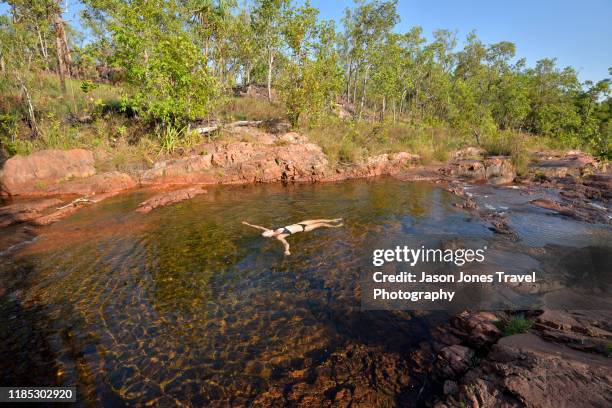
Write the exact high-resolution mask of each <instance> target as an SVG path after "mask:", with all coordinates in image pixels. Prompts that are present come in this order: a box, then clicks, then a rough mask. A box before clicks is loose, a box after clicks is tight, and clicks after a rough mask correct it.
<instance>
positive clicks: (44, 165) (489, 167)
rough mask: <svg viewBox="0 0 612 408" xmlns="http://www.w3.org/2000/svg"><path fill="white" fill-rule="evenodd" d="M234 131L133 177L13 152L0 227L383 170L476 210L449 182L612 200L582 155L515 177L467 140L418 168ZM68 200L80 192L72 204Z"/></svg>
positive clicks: (2, 174)
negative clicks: (187, 191)
mask: <svg viewBox="0 0 612 408" xmlns="http://www.w3.org/2000/svg"><path fill="white" fill-rule="evenodd" d="M234 132H235V133H236V135H235V136H236V139H240V140H249V141H248V142H245V141H235V142H211V143H205V144H202V145H199V146H197V147H195V148H194V149H192V151H191V152H190V153H189V154H185V155H183V156H181V157H177V158H168V159H163V160H160V161H157V162H155V163H154V164H153V165H152V167H151V168H149V169H146V170H141V171H137V172H135V173H134V174H126V173H120V172H116V171H115V172H104V173H98V172H97V171H96V168H95V160H94V156H93V153H92V152H90V151H87V150H83V149H73V150H68V151H61V150H44V151H39V152H36V153H33V154H31V155H29V156H19V155H18V156H14V157H12V158H10V159H9V160H7V161H6V162H5V164H4V166H3V168H2V170H1V171H0V195H2V196H5V197H9V198H10V201H12V203H11V204H9V205H5V206H3V207H1V208H0V226H4V227H6V226H8V225H11V224H17V223H32V224H35V225H47V224H50V223H52V222H55V221H57V220H59V219H61V218H63V217H65V216H67V215H69V214H72V213H74V212H75V211H76V210H77V209H78V208H80V207H82V206H84V205H87V204H92V203H97V202H100V201H103V200H104V199H106V198H109V197H112V196H114V195H117V194H120V193H123V192H127V191H131V190H134V189H137V188H152V189H156V190H165V191H166V192H167V195H168V196H167V197H165V198H158V201H159V200H161V201H160V202H164V203H166V205H167V204H170V203H173V202H177V197H180V196H181V195H182V192H181V191H182V190H179V192H173V191H172V189H184V188H185V187H194V186H207V185H216V184H247V183H270V182H285V183H288V182H333V181H341V180H347V179H355V178H365V177H374V176H382V175H390V176H394V177H397V178H399V179H401V180H405V181H429V182H445V183H448V184H449V185H450V187H449V191H451V192H453V193H455V194H457V195H459V196H462V197H464V198H466V201H465V203H464V208H466V209H472V210H475V208H474V207H473V203H471V202H470V200H469V197H465V194H464V193H462V192H461V188H460V187H457V186H454V185H453V183H456V182H457V181H466V182H471V183H489V184H492V185H496V186H497V185H506V184H509V183H513V182H515V181H516V182H518V185H522V186H526V187H528V188H529V189H536V188H539V189H548V190H559V191H560V192H561V194H560V195H559V196H558V197H557V201H551V200H542V199H540V200H534V202H533V203H532V204H533V205H536V206H540V207H542V208H546V209H548V210H551V211H554V212H556V213H558V214H561V215H565V216H570V217H574V218H577V219H580V220H583V221H587V222H601V223H606V224H608V223H610V222H611V217H610V215H609V214H608V210H607V205H608V204H609V201H610V199H611V198H612V193H611V191H612V175H611V174H610V173H608V172H606V169H605V168H604V167H603V166H602V165H600V164H599V163H598V162H597V160H595V159H594V158H592V157H590V156H588V155H586V154H583V153H580V152H569V153H568V154H565V155H547V156H546V155H540V156H539V157H537V158H536V161H535V162H534V163H533V165H532V167H531V171H530V176H529V177H527V178H523V179H521V180H518V179H517V174H516V171H515V169H514V167H513V165H512V162H511V160H510V158H508V157H503V156H495V157H485V155H484V152H483V151H482V150H481V149H478V148H473V147H472V148H466V149H463V150H460V151H457V152H455V153H454V154H453V156H452V159H451V161H450V162H449V163H448V164H438V165H428V166H424V165H421V164H420V158H419V156H418V155H414V154H411V153H408V152H400V153H396V154H381V155H378V156H374V157H370V158H368V159H367V160H364V161H363V162H361V163H359V164H353V165H338V166H332V165H331V164H330V163H329V161H328V159H327V157H326V155H325V154H324V152H323V151H322V149H321V148H320V147H319V146H318V145H316V144H313V143H310V142H309V141H308V139H307V138H305V137H304V136H302V135H299V134H297V133H294V132H286V133H282V132H281V133H269V132H267V131H264V130H262V129H260V128H259V127H256V126H242V127H237V128H235V130H234ZM49 197H52V198H53V200H56V201H50V199H49ZM75 197H80V198H83V199H82V200H80V201H79V200H76V201H75ZM187 198H189V197H187ZM71 202H72V203H73V205H72V206H63V208H61V209H58V205H59V204H62V205H65V204H67V203H71ZM54 209H55V210H54ZM480 215H481V216H483V217H485V218H487V217H489V218H490V217H491V215H490V214H489V215H488V214H484V213H483V214H480ZM493 218H495V217H494V216H493ZM492 224H493V226H494V227H495V228H496V229H498V230H499V231H501V232H503V230H504V226H503V220H492Z"/></svg>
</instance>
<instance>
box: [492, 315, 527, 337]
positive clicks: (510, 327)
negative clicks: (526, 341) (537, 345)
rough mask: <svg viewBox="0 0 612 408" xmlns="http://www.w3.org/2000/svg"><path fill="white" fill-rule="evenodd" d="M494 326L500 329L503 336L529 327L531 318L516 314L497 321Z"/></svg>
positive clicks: (523, 330) (524, 330)
mask: <svg viewBox="0 0 612 408" xmlns="http://www.w3.org/2000/svg"><path fill="white" fill-rule="evenodd" d="M496 326H497V327H498V328H499V329H500V330H501V332H502V335H503V336H512V335H514V334H519V333H524V332H526V331H527V330H529V329H531V326H533V320H531V319H527V318H526V317H525V316H524V315H522V314H517V315H514V316H511V317H509V318H507V319H503V320H499V321H497V322H496Z"/></svg>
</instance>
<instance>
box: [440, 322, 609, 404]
mask: <svg viewBox="0 0 612 408" xmlns="http://www.w3.org/2000/svg"><path fill="white" fill-rule="evenodd" d="M526 317H527V318H528V319H531V320H530V321H531V322H533V326H532V328H531V329H529V330H527V331H526V332H524V333H519V334H514V335H510V336H506V337H502V331H501V330H500V329H499V327H498V326H501V325H500V322H503V321H504V320H507V319H511V318H512V316H511V315H508V314H505V313H498V314H494V313H489V312H464V313H462V314H460V315H458V316H456V317H455V318H454V319H453V320H452V322H451V323H450V324H447V325H444V326H440V327H439V328H438V330H437V332H436V334H435V338H436V342H435V343H434V350H433V353H434V354H435V358H434V364H433V368H432V369H431V376H432V378H434V379H435V382H436V384H437V387H439V388H440V389H439V392H438V393H437V394H438V395H442V396H443V397H441V398H437V399H436V400H434V401H431V403H432V405H434V406H435V407H436V408H447V407H449V408H450V407H458V406H464V407H479V408H486V407H554V406H574V407H579V406H580V407H587V406H588V407H602V408H603V407H609V406H611V405H612V394H611V393H610V390H611V389H612V378H611V377H610V372H611V370H612V360H610V342H611V341H612V331H611V330H612V327H611V326H610V325H611V323H610V322H612V313H610V312H603V311H538V312H530V314H528V315H527V316H526Z"/></svg>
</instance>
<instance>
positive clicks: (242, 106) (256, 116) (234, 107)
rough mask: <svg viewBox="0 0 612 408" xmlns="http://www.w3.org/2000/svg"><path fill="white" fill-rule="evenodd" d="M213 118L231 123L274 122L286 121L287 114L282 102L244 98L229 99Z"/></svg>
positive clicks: (214, 113) (212, 114) (212, 115)
mask: <svg viewBox="0 0 612 408" xmlns="http://www.w3.org/2000/svg"><path fill="white" fill-rule="evenodd" d="M211 118H217V119H220V120H223V121H227V122H231V121H236V120H272V119H286V112H285V108H284V106H283V104H282V103H281V102H280V101H272V102H269V101H268V100H266V99H263V98H258V97H253V96H244V97H231V98H228V99H227V101H226V103H225V104H222V105H221V106H220V107H219V108H218V109H217V110H216V111H214V112H212V113H211Z"/></svg>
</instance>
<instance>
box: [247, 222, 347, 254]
mask: <svg viewBox="0 0 612 408" xmlns="http://www.w3.org/2000/svg"><path fill="white" fill-rule="evenodd" d="M340 221H342V218H334V219H333V220H323V219H321V220H306V221H300V222H298V223H296V224H291V225H287V226H286V227H282V228H278V229H275V230H271V229H268V228H265V227H261V226H259V225H253V224H249V223H248V222H246V221H242V223H243V224H244V225H248V226H249V227H253V228H257V229H260V230H263V233H262V234H261V235H262V236H264V237H266V238H276V239H278V240H279V241H280V242H282V243H283V245H284V246H285V255H291V252H289V243H288V242H287V240H286V239H285V238H287V237H288V236H289V235H293V234H297V233H298V232H303V231H312V230H314V229H317V228H322V227H329V228H338V227H341V226H342V225H343V224H342V223H341V222H340Z"/></svg>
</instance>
